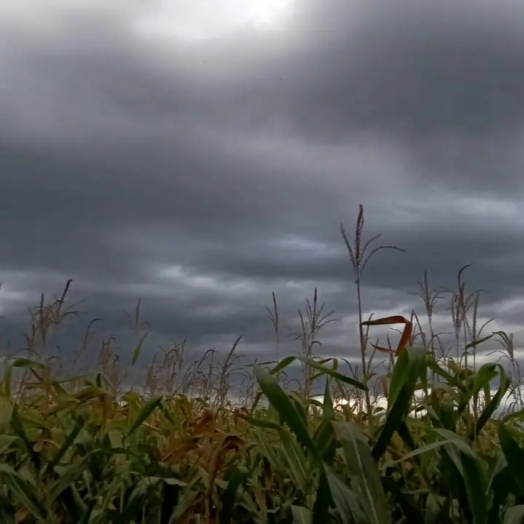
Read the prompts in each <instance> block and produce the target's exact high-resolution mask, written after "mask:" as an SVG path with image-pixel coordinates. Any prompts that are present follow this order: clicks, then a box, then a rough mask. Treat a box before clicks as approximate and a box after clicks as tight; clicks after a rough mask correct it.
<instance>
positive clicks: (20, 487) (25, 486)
mask: <svg viewBox="0 0 524 524" xmlns="http://www.w3.org/2000/svg"><path fill="white" fill-rule="evenodd" d="M0 475H1V476H2V477H3V478H4V480H5V483H6V485H7V487H8V488H9V490H10V491H11V493H12V495H13V497H14V498H15V499H16V500H17V501H18V502H19V503H20V504H21V505H22V507H24V508H26V509H28V510H29V511H30V512H31V514H32V515H33V516H34V517H35V518H37V519H39V520H45V519H46V517H47V512H46V509H45V507H44V506H43V505H42V504H41V503H40V501H39V500H38V497H37V496H36V493H35V490H34V488H33V487H32V486H31V485H30V484H29V483H28V482H27V481H25V480H24V479H23V478H22V477H21V476H20V475H19V474H18V473H17V472H16V471H15V470H14V469H13V468H12V467H11V466H8V465H7V464H0Z"/></svg>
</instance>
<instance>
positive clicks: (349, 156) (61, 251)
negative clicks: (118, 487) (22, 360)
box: [0, 0, 524, 360]
mask: <svg viewBox="0 0 524 524" xmlns="http://www.w3.org/2000/svg"><path fill="white" fill-rule="evenodd" d="M523 26H524V4H522V2H517V1H516V0H511V1H510V0H501V1H499V2H487V1H478V0H475V1H473V0H468V1H466V0H440V1H439V2H429V1H423V0H419V1H413V0H412V1H408V0H369V1H366V2H357V1H353V0H330V1H329V2H325V1H321V0H252V1H246V0H244V1H241V0H213V1H212V2H211V1H210V0H207V1H206V0H198V1H197V0H165V1H160V0H151V1H150V2H147V3H144V2H139V1H138V0H126V1H123V0H112V1H111V2H108V1H107V0H105V1H101V0H89V1H87V0H78V1H75V2H73V1H66V0H54V1H50V0H18V1H17V2H4V3H1V4H0V182H1V184H0V280H1V281H2V289H1V290H0V314H1V315H2V319H1V321H2V323H3V325H4V327H6V329H10V330H11V331H10V333H13V334H16V333H19V331H20V329H22V327H23V326H27V319H28V315H27V309H28V307H30V306H34V305H36V304H37V303H38V300H39V296H40V293H42V292H45V293H46V296H52V294H60V292H61V290H62V289H63V287H64V285H65V283H66V282H67V280H68V279H73V283H72V286H71V300H73V301H75V300H84V302H82V304H81V310H82V316H81V317H80V319H79V320H78V322H80V325H81V326H83V327H85V326H86V325H87V323H88V322H89V320H91V319H92V318H94V317H101V318H103V322H101V323H100V329H101V330H102V331H104V330H105V332H106V333H111V334H116V335H117V336H118V335H120V336H123V337H125V333H126V332H128V331H129V321H128V319H127V318H126V316H125V315H124V311H131V310H132V309H133V307H134V305H135V304H136V301H137V300H138V299H139V298H140V299H141V311H142V314H143V316H144V318H145V319H147V321H148V322H149V329H150V332H151V336H150V338H149V339H148V342H147V345H146V346H147V347H146V348H145V350H144V351H145V354H144V355H143V358H146V357H148V356H151V355H152V354H153V353H154V352H155V351H156V349H157V348H158V347H159V346H164V347H165V346H166V345H168V344H170V343H173V342H180V341H181V340H183V339H184V338H185V337H186V336H187V340H188V351H190V352H191V355H193V354H194V355H195V357H196V356H198V355H199V354H201V353H202V352H203V351H205V350H206V349H208V348H215V349H217V351H221V352H224V351H227V350H228V349H229V348H230V347H231V345H232V344H233V342H234V341H235V339H236V338H237V337H238V336H239V335H242V337H243V338H242V341H241V343H240V345H239V348H238V351H239V353H241V354H243V355H246V356H248V357H249V358H258V359H266V360H267V359H269V358H274V357H275V354H276V349H275V344H274V335H273V332H272V326H271V322H270V320H269V318H268V314H267V311H266V310H265V306H271V301H272V298H271V293H272V292H274V293H275V294H276V297H277V300H278V303H279V306H280V317H281V320H282V323H283V324H285V326H287V327H285V328H284V327H283V328H282V332H283V334H284V336H285V335H286V334H287V335H291V334H292V333H293V332H294V331H296V329H297V328H298V324H297V319H298V309H299V308H300V309H301V310H302V311H304V305H305V300H306V299H310V300H311V299H312V297H313V292H314V289H315V287H317V288H318V293H319V300H320V302H325V303H326V306H325V312H329V311H331V310H334V312H335V313H334V316H333V318H336V319H338V321H337V322H333V323H330V324H329V325H327V326H326V327H325V328H324V331H323V334H322V335H321V337H320V340H321V341H322V342H323V346H322V347H317V352H318V353H319V354H320V355H323V356H345V357H349V358H350V359H353V358H355V357H356V356H357V349H356V348H357V345H358V335H357V320H356V298H355V290H354V283H353V276H352V269H351V265H350V261H349V257H348V253H347V250H346V247H345V245H344V242H343V240H342V237H341V234H340V224H341V223H342V224H344V225H345V227H346V228H347V230H348V233H349V234H350V235H352V233H353V230H354V226H355V220H356V217H357V214H358V209H359V208H358V206H359V204H362V205H363V206H364V212H365V230H364V235H365V238H370V237H372V236H373V235H375V234H378V233H381V234H382V237H381V238H380V239H379V241H377V243H376V244H374V245H376V246H379V245H381V243H383V244H388V245H395V246H398V247H400V248H402V249H404V250H406V252H405V253H404V252H399V251H392V250H388V251H386V250H384V251H381V252H379V253H377V256H376V258H373V259H372V261H371V262H370V263H369V265H368V267H367V269H366V275H365V277H364V279H363V302H364V313H365V315H366V316H367V315H369V314H370V313H374V315H375V316H376V317H378V316H387V315H398V314H404V315H409V313H410V311H411V309H412V308H415V310H416V311H417V312H418V313H419V314H420V315H423V314H424V310H423V304H422V302H421V301H420V299H417V298H415V297H413V296H412V295H410V294H409V293H412V292H415V291H417V280H420V279H421V278H422V277H423V273H424V270H427V271H428V275H429V279H430V284H431V285H432V287H437V286H455V287H456V274H457V271H458V270H459V269H460V268H461V267H462V266H464V265H466V264H469V263H472V264H473V265H472V266H471V267H470V268H469V269H468V270H467V272H466V274H465V277H466V281H467V286H468V287H467V289H469V290H475V289H479V288H482V289H484V290H485V291H486V293H485V294H483V295H482V296H481V308H480V321H479V322H482V321H486V320H488V319H490V318H492V317H494V318H495V321H494V322H493V323H492V324H490V326H491V327H488V328H486V334H488V333H489V331H490V330H495V329H505V330H507V331H509V332H513V333H515V339H516V346H517V348H518V347H519V344H518V341H519V337H520V340H522V339H523V337H524V330H522V329H521V327H520V323H521V319H522V317H523V314H524V248H523V247H522V246H523V243H522V239H523V237H524V222H523V221H522V211H523V206H522V198H523V196H524V173H523V167H524V149H523V147H522V144H523V140H524V31H523V29H524V27H523ZM448 307H449V297H444V298H443V299H442V301H441V302H440V303H439V306H438V307H437V309H436V312H435V323H436V326H437V328H438V329H442V330H443V331H445V330H447V331H449V330H451V324H450V312H449V311H448ZM374 333H375V331H374ZM381 333H383V332H381ZM10 336H11V335H10ZM13 336H14V335H13ZM392 337H394V334H392ZM14 340H17V341H18V339H16V337H15V339H14ZM122 340H126V339H125V338H124V339H122ZM381 341H382V342H384V340H383V339H382V340H381ZM67 343H68V344H69V346H68V347H67V348H65V351H66V352H67V351H72V346H73V345H74V342H73V339H72V338H71V339H69V340H68V342H67ZM16 344H19V346H16ZM20 344H21V342H16V343H15V348H18V347H20V348H21V347H22V346H21V345H20ZM131 350H132V347H131V346H130V345H125V344H124V345H123V346H122V347H121V352H122V355H123V358H124V359H125V358H128V359H129V358H130V354H131ZM298 350H299V345H298V343H297V342H296V341H294V340H293V337H286V338H285V340H284V341H283V343H282V345H281V348H280V349H279V351H281V352H282V353H281V354H280V356H282V354H287V353H289V352H293V351H298Z"/></svg>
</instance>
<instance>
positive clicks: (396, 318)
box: [362, 315, 413, 357]
mask: <svg viewBox="0 0 524 524" xmlns="http://www.w3.org/2000/svg"><path fill="white" fill-rule="evenodd" d="M389 324H405V328H404V331H403V332H402V335H401V337H400V340H399V341H398V346H397V349H389V348H384V347H381V346H377V345H375V344H372V346H373V347H374V348H375V349H376V350H377V351H380V352H382V353H389V354H393V355H394V356H395V357H398V356H399V355H401V354H402V352H403V351H404V349H405V348H406V346H407V345H408V343H409V341H410V339H411V333H412V332H413V323H412V322H411V321H409V320H408V319H407V318H405V317H403V316H401V315H393V316H392V317H384V318H377V319H376V320H366V321H365V322H362V325H363V326H382V325H389Z"/></svg>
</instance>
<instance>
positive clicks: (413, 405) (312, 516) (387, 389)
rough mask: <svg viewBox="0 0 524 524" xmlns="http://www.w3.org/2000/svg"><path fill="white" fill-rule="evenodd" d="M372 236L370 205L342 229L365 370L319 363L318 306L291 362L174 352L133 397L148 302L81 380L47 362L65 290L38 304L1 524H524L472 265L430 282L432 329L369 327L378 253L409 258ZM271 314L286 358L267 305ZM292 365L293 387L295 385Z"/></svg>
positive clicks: (501, 377)
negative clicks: (379, 338)
mask: <svg viewBox="0 0 524 524" xmlns="http://www.w3.org/2000/svg"><path fill="white" fill-rule="evenodd" d="M363 229H364V214H363V208H362V207H361V208H360V212H359V215H358V219H357V224H356V228H355V230H354V235H353V238H351V239H350V238H349V235H348V234H347V232H346V230H345V229H344V228H342V231H341V232H342V237H343V240H344V243H345V245H346V247H347V248H348V254H349V259H350V263H351V265H350V266H349V267H350V271H351V268H352V271H353V277H354V281H355V289H356V294H357V300H358V316H359V340H358V341H357V343H358V346H359V351H360V353H359V362H358V365H355V363H354V361H351V360H344V359H335V358H322V357H320V356H317V353H316V352H317V348H319V341H320V335H321V330H322V328H323V327H324V326H325V325H326V324H327V323H329V322H330V321H331V320H332V318H331V315H330V314H326V313H325V312H324V305H323V304H319V301H318V296H317V293H316V291H315V295H314V297H313V299H312V300H311V301H307V303H306V307H305V310H304V311H303V312H301V313H300V317H299V318H300V323H301V332H300V333H299V335H298V336H297V342H298V345H299V350H298V351H297V354H296V355H290V356H284V355H282V357H283V358H280V359H278V360H276V361H274V362H265V363H261V362H259V363H253V364H249V365H248V364H246V363H243V362H242V361H240V360H239V357H238V353H239V351H241V340H240V339H239V340H237V341H236V342H235V343H234V345H233V346H232V349H231V351H230V352H229V353H228V354H227V355H225V356H220V355H217V354H216V353H215V352H214V351H209V352H207V353H206V354H204V355H203V356H202V358H200V360H198V361H196V362H192V361H191V359H190V360H189V362H188V352H187V351H186V345H185V343H181V344H175V345H174V346H173V347H172V348H170V349H168V350H162V351H159V353H158V354H157V355H156V356H155V357H154V358H153V359H152V360H151V361H150V363H149V365H148V366H147V368H146V371H145V376H144V380H143V382H142V383H141V384H140V385H139V386H138V385H135V386H133V387H130V386H128V385H127V386H126V380H124V378H125V372H126V366H124V365H123V364H122V362H124V361H125V360H126V359H127V361H128V362H129V366H128V367H129V369H131V370H132V369H133V366H134V365H135V364H136V363H137V361H138V360H139V359H140V358H141V355H140V353H141V351H142V347H143V344H144V340H145V337H146V333H143V328H142V326H143V324H142V322H141V319H140V303H139V304H138V305H137V308H136V311H135V319H134V323H135V327H136V333H135V335H136V337H135V338H136V344H135V345H134V347H131V348H130V350H129V352H128V353H127V354H126V355H120V357H121V358H119V356H118V355H117V354H116V352H115V348H114V345H113V341H112V340H111V339H108V340H105V341H103V343H102V345H101V347H100V351H99V354H98V362H97V365H96V366H94V367H93V368H92V369H89V370H77V371H75V370H72V369H71V367H70V366H69V367H64V365H63V364H64V363H63V361H62V360H63V357H61V358H60V357H59V356H57V354H56V353H55V352H53V350H52V348H53V347H54V345H53V337H54V336H55V335H56V333H57V331H58V330H59V329H60V326H61V325H62V324H63V323H64V321H65V319H66V318H67V317H69V316H71V315H72V314H74V309H73V308H72V307H69V306H67V300H66V299H67V292H68V289H69V284H68V285H67V286H66V289H65V291H64V293H63V294H62V295H61V296H59V297H56V298H54V299H53V300H50V301H46V300H45V299H44V297H42V301H41V303H40V304H39V306H38V307H36V308H35V309H34V310H32V313H31V315H32V316H31V319H30V326H29V330H28V334H27V336H26V344H25V347H22V348H18V349H16V348H15V349H14V350H9V351H8V350H6V355H5V358H3V360H2V364H1V367H2V370H1V376H0V522H2V523H37V522H38V523H49V524H50V523H72V524H79V523H93V524H95V523H97V524H98V523H100V524H102V523H122V524H124V523H126V524H127V523H148V524H154V523H159V524H160V523H166V524H167V523H173V524H190V523H195V524H204V523H205V524H214V523H217V524H229V523H231V524H236V523H257V524H258V523H259V524H266V523H270V524H292V523H296V524H329V523H338V524H386V523H406V524H455V523H457V524H458V523H464V524H470V523H471V524H496V523H504V524H516V523H520V522H524V430H523V427H522V419H523V416H524V405H523V398H522V389H521V377H520V368H519V364H518V361H517V358H516V356H515V349H514V341H513V336H512V335H511V334H507V333H505V332H502V331H496V332H490V331H489V329H488V327H489V323H486V324H484V325H482V326H479V325H478V307H479V296H480V293H479V292H472V293H468V292H467V291H466V285H465V283H464V273H465V268H463V269H462V270H461V271H460V272H459V274H458V280H457V287H456V289H454V290H448V291H445V290H432V289H431V288H430V286H429V279H428V275H427V274H424V278H423V279H422V280H421V281H420V282H419V296H420V299H421V302H422V304H423V306H424V307H423V310H424V315H422V316H423V317H424V319H422V316H419V315H418V314H416V312H415V311H413V312H412V313H411V314H410V315H407V316H400V315H398V314H397V313H398V312H392V314H391V316H390V317H386V318H380V319H374V318H373V317H370V318H366V319H365V318H364V317H363V311H364V307H363V304H362V297H361V285H362V282H363V280H362V279H363V275H364V271H365V269H366V267H367V264H368V262H369V261H370V259H371V257H373V256H374V255H375V254H376V253H377V251H380V250H383V251H391V253H388V255H387V256H403V255H401V254H400V253H393V251H397V252H398V251H402V250H401V249H399V248H397V247H395V246H379V247H373V246H374V245H375V244H374V242H375V241H376V240H377V238H378V237H374V238H371V240H369V241H367V242H366V241H364V232H363ZM384 254H385V253H384ZM446 293H447V295H446ZM446 296H447V298H446ZM439 300H448V301H449V304H450V306H451V307H450V312H451V326H452V333H453V336H452V339H453V341H452V342H453V343H452V344H448V345H446V344H445V343H444V342H443V337H442V336H441V334H440V333H436V332H435V331H434V311H435V306H436V304H437V302H438V301H439ZM268 312H269V314H270V320H271V322H272V324H273V328H274V331H275V335H276V340H277V343H278V340H279V338H280V336H281V325H280V323H281V322H280V318H279V311H278V305H277V300H276V297H275V295H273V304H272V306H271V307H270V308H268ZM389 324H391V325H398V324H400V325H402V331H401V333H400V334H399V336H398V339H399V342H398V343H397V344H394V346H393V347H391V345H389V344H387V347H385V346H386V345H382V346H379V345H373V344H371V343H370V339H371V335H372V334H373V333H374V330H375V329H377V328H375V326H376V325H389ZM423 326H424V329H423ZM91 327H92V325H90V326H89V327H88V328H87V330H86V339H87V338H88V335H89V332H90V329H91ZM388 340H389V339H388ZM494 347H495V348H496V349H494V352H493V353H492V354H491V355H490V357H489V359H488V360H487V361H486V358H483V359H482V360H480V359H479V358H478V357H479V355H480V354H481V353H480V352H481V350H482V348H488V349H489V348H494ZM75 350H78V348H71V351H70V353H68V354H70V355H73V354H75ZM79 351H82V348H80V350H79ZM485 353H486V351H483V353H482V354H483V355H484V354H485ZM348 356H349V355H348ZM381 362H385V363H384V364H381ZM297 365H299V366H300V367H299V370H300V373H301V380H300V381H298V382H297V381H295V380H291V379H290V374H289V370H290V369H291V367H293V366H297ZM319 388H321V389H320V392H321V394H320V395H319V394H318V393H319Z"/></svg>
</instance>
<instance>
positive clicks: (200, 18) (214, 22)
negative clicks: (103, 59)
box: [139, 0, 293, 41]
mask: <svg viewBox="0 0 524 524" xmlns="http://www.w3.org/2000/svg"><path fill="white" fill-rule="evenodd" d="M292 3H293V0H161V2H160V3H159V4H155V5H156V9H155V10H154V12H151V13H150V15H149V16H148V17H147V18H146V19H144V20H142V21H141V23H140V24H139V28H140V30H141V31H143V32H144V33H146V34H150V35H151V34H157V35H165V36H174V37H175V38H177V39H180V40H185V41H203V40H211V39H216V38H220V37H225V36H228V35H230V34H231V33H232V32H235V31H239V30H241V31H244V30H246V29H253V30H255V31H257V30H258V31H260V30H271V29H278V28H280V27H282V24H283V23H284V22H285V21H286V19H287V18H288V16H289V14H290V11H291V5H292Z"/></svg>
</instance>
